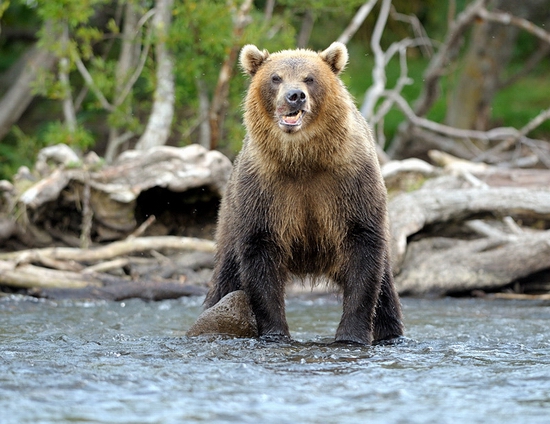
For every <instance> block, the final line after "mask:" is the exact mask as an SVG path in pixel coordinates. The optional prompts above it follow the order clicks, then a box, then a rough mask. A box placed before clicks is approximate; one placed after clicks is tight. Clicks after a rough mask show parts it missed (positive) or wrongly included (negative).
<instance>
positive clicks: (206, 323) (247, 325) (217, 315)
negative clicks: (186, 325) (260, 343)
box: [187, 290, 258, 338]
mask: <svg viewBox="0 0 550 424" xmlns="http://www.w3.org/2000/svg"><path fill="white" fill-rule="evenodd" d="M202 334H223V335H228V336H234V337H242V338H248V337H258V326H257V324H256V317H255V316H254V312H252V307H251V306H250V303H249V301H248V297H247V296H246V293H245V292H244V291H242V290H237V291H234V292H231V293H229V294H228V295H226V296H225V297H224V298H222V299H221V300H220V301H219V302H218V303H217V304H215V305H214V306H212V307H211V308H209V309H207V310H205V311H204V312H203V313H202V314H200V315H199V317H198V318H197V321H195V323H194V324H193V325H192V326H191V328H190V329H189V331H188V332H187V335H188V336H190V337H193V336H200V335H202Z"/></svg>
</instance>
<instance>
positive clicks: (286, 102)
mask: <svg viewBox="0 0 550 424" xmlns="http://www.w3.org/2000/svg"><path fill="white" fill-rule="evenodd" d="M277 103H278V107H277V118H278V119H279V128H281V129H282V130H283V131H284V132H286V133H294V132H296V131H298V130H299V129H300V128H301V127H302V123H303V118H304V115H305V114H306V112H308V111H309V99H308V95H307V92H306V91H305V90H302V89H301V88H298V87H296V86H294V87H289V88H288V89H287V90H284V89H282V90H281V91H280V95H279V100H278V102H277Z"/></svg>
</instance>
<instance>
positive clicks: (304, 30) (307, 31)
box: [296, 9, 315, 49]
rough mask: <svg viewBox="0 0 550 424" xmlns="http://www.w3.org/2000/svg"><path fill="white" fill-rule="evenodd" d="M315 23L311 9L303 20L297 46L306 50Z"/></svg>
mask: <svg viewBox="0 0 550 424" xmlns="http://www.w3.org/2000/svg"><path fill="white" fill-rule="evenodd" d="M314 23H315V15H314V14H313V12H312V11H311V9H308V10H306V13H305V15H304V18H303V19H302V26H301V27H300V33H299V34H298V39H297V40H296V46H297V47H299V48H302V49H303V48H306V47H307V44H308V43H309V37H310V36H311V30H312V29H313V24H314Z"/></svg>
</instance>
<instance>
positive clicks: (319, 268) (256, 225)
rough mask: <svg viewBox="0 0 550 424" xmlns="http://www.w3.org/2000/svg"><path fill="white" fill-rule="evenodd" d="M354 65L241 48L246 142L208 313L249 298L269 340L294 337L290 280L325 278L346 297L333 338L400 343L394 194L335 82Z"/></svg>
mask: <svg viewBox="0 0 550 424" xmlns="http://www.w3.org/2000/svg"><path fill="white" fill-rule="evenodd" d="M347 60H348V53H347V50H346V47H345V46H344V45H343V44H341V43H333V44H332V45H331V46H330V47H329V48H328V49H326V50H325V51H323V52H321V53H316V52H313V51H310V50H301V49H300V50H285V51H281V52H279V53H274V54H270V53H268V52H267V51H265V50H264V51H260V50H259V49H258V48H257V47H255V46H252V45H248V46H245V47H244V48H243V49H242V51H241V55H240V63H241V66H242V68H243V69H244V71H245V72H246V73H248V74H249V75H250V76H251V78H252V79H251V83H250V87H249V89H248V94H247V96H246V101H245V106H244V109H245V113H244V122H245V126H246V129H247V135H246V138H245V140H244V145H243V148H242V151H241V153H240V154H239V156H238V158H237V159H236V161H235V165H234V170H233V173H232V176H231V179H230V182H229V184H228V186H227V189H226V193H225V195H224V198H223V201H222V206H221V209H220V214H219V223H218V232H217V242H218V253H217V263H216V268H215V271H214V277H213V287H212V289H211V290H210V292H209V294H208V296H207V299H206V301H205V304H206V307H211V306H213V305H214V304H216V303H217V302H218V301H219V300H220V299H221V298H222V297H223V296H225V295H226V294H227V293H230V292H232V291H235V290H238V289H243V290H244V291H245V292H246V293H247V295H248V297H249V299H250V302H251V305H252V308H253V310H254V313H255V315H256V319H257V322H258V330H259V333H260V335H261V336H264V337H271V338H279V337H283V338H286V337H290V333H289V330H288V325H287V322H286V318H285V305H284V292H285V283H286V282H287V281H288V280H289V278H290V276H291V275H292V274H294V275H299V276H305V275H311V276H313V277H319V276H326V277H328V278H329V279H331V280H332V281H333V282H334V283H336V284H337V285H339V286H340V287H341V288H342V289H343V314H342V319H341V322H340V325H339V327H338V330H337V332H336V341H339V342H354V343H362V344H370V343H371V342H372V341H373V340H384V339H389V338H394V337H398V336H400V335H402V334H403V326H402V323H401V307H400V303H399V299H398V296H397V293H396V291H395V288H394V285H393V278H392V274H391V270H390V265H389V257H388V255H389V249H388V238H389V235H388V218H387V210H386V189H385V186H384V182H383V179H382V177H381V174H380V168H379V165H378V161H377V156H376V150H375V145H374V141H373V137H372V134H371V130H370V128H369V127H368V125H367V123H366V122H365V120H364V119H363V117H362V116H361V115H360V113H359V111H358V110H357V108H356V107H355V105H354V102H353V100H352V98H351V96H350V95H349V93H348V91H347V90H346V88H345V86H344V84H343V83H342V82H341V80H340V79H339V78H338V74H339V73H340V72H341V71H342V70H343V68H344V67H345V65H346V63H347Z"/></svg>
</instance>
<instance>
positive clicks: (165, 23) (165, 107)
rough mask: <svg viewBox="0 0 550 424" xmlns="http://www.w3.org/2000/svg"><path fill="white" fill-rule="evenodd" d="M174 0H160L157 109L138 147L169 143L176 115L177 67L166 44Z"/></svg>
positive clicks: (155, 100) (154, 107)
mask: <svg viewBox="0 0 550 424" xmlns="http://www.w3.org/2000/svg"><path fill="white" fill-rule="evenodd" d="M172 5H173V0H156V2H155V8H156V13H155V17H154V19H153V26H154V28H155V33H156V45H155V53H156V60H157V73H156V75H157V86H156V89H155V94H154V103H153V110H152V112H151V115H150V116H149V122H148V123H147V127H146V128H145V132H144V133H143V135H142V136H141V138H140V139H139V141H138V143H137V145H136V149H137V150H147V149H149V148H151V147H154V146H161V145H164V144H166V141H167V140H168V136H169V135H170V126H171V124H172V118H173V116H174V100H175V88H174V69H173V68H174V66H173V63H172V57H171V55H170V52H169V51H168V48H167V46H166V38H167V37H168V31H169V28H170V22H171V15H172Z"/></svg>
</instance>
